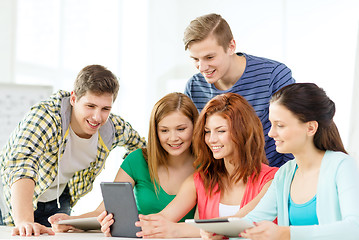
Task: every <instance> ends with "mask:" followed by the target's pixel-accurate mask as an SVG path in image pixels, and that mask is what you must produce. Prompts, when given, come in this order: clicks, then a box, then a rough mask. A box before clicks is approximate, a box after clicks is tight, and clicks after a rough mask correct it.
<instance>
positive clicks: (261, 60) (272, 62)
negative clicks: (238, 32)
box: [242, 53, 286, 67]
mask: <svg viewBox="0 0 359 240" xmlns="http://www.w3.org/2000/svg"><path fill="white" fill-rule="evenodd" d="M242 54H243V55H244V56H245V57H246V60H247V62H248V64H257V65H258V64H265V65H267V66H271V67H277V66H285V64H283V63H281V62H278V61H276V60H273V59H269V58H264V57H257V56H253V55H249V54H246V53H242ZM285 67H286V66H285Z"/></svg>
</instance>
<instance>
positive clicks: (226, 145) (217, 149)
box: [204, 114, 235, 161]
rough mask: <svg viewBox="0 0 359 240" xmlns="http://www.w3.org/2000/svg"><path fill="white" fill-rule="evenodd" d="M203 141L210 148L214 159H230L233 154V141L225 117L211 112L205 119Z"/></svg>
mask: <svg viewBox="0 0 359 240" xmlns="http://www.w3.org/2000/svg"><path fill="white" fill-rule="evenodd" d="M204 130H205V142H206V144H207V146H208V147H209V148H210V149H211V151H212V153H213V157H214V158H215V159H222V158H223V159H224V160H226V161H231V158H232V157H233V154H234V149H235V146H234V143H233V141H232V138H231V134H230V128H229V124H228V121H227V119H225V118H223V117H222V116H221V115H219V114H213V115H211V116H209V117H207V119H206V125H205V127H204Z"/></svg>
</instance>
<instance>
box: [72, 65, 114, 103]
mask: <svg viewBox="0 0 359 240" xmlns="http://www.w3.org/2000/svg"><path fill="white" fill-rule="evenodd" d="M118 90H119V83H118V80H117V77H116V76H115V75H114V74H113V73H112V72H111V71H109V70H108V69H107V68H105V67H103V66H101V65H89V66H86V67H84V68H83V69H82V70H81V71H80V72H79V74H78V75H77V78H76V80H75V84H74V92H75V94H76V96H77V97H78V99H80V98H81V97H83V96H84V95H85V94H86V93H87V92H91V93H94V94H98V95H100V94H103V93H110V94H113V101H115V99H116V97H117V93H118Z"/></svg>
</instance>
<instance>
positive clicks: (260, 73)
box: [183, 14, 295, 167]
mask: <svg viewBox="0 0 359 240" xmlns="http://www.w3.org/2000/svg"><path fill="white" fill-rule="evenodd" d="M183 41H184V45H185V50H188V51H189V53H190V57H191V58H192V59H193V61H194V64H195V66H196V68H197V69H198V70H199V73H197V74H195V75H193V76H192V77H191V78H190V79H189V81H188V82H187V84H186V89H185V94H186V95H188V96H189V97H190V98H191V99H192V101H193V102H194V103H195V105H196V107H197V109H198V111H201V110H202V109H203V107H204V106H205V104H206V103H207V102H208V101H209V100H210V99H212V98H213V97H214V96H216V95H218V94H222V93H227V92H233V93H237V94H240V95H242V96H243V97H245V98H246V99H247V101H248V102H249V103H250V104H251V105H252V106H253V108H254V109H255V111H256V113H257V115H258V117H259V118H260V120H261V122H262V125H263V131H264V136H265V141H266V143H265V148H266V149H265V150H266V155H267V158H268V160H269V164H270V166H276V167H280V166H281V165H283V164H284V163H285V162H286V161H288V160H290V159H292V158H293V157H292V155H284V154H280V153H278V152H277V151H276V150H275V141H274V140H273V139H272V138H269V137H268V132H269V130H270V127H271V124H270V122H269V120H268V107H269V99H270V98H271V96H272V95H273V94H274V93H275V92H276V91H278V90H279V89H280V88H282V87H283V86H286V85H289V84H291V83H294V82H295V80H294V79H293V78H292V72H291V70H290V69H289V68H288V67H287V66H285V65H284V64H283V63H280V62H277V61H274V60H270V59H266V58H262V57H256V56H252V55H248V54H245V53H240V52H238V53H236V52H235V50H236V42H235V40H234V39H233V35H232V31H231V29H230V27H229V25H228V23H227V22H226V20H224V19H223V18H222V17H221V16H220V15H218V14H208V15H204V16H200V17H198V18H196V19H195V20H193V21H191V23H190V24H189V26H188V27H187V28H186V30H185V32H184V38H183Z"/></svg>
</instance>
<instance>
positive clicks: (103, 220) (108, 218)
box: [97, 211, 115, 237]
mask: <svg viewBox="0 0 359 240" xmlns="http://www.w3.org/2000/svg"><path fill="white" fill-rule="evenodd" d="M97 221H98V222H99V223H100V224H101V231H102V232H103V233H104V234H105V236H106V237H111V233H110V226H111V225H112V224H113V223H114V222H115V220H114V219H113V215H112V214H111V213H110V214H108V215H107V212H106V211H103V212H102V213H101V214H100V215H99V216H98V217H97Z"/></svg>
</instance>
